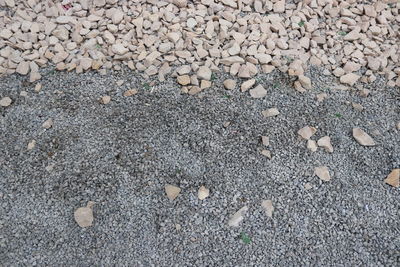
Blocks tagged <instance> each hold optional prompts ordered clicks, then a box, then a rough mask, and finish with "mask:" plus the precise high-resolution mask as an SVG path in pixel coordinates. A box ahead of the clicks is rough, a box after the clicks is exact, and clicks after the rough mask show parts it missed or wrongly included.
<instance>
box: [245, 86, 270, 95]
mask: <svg viewBox="0 0 400 267" xmlns="http://www.w3.org/2000/svg"><path fill="white" fill-rule="evenodd" d="M249 92H250V96H251V97H252V98H263V97H265V96H266V95H267V90H265V89H264V87H263V86H262V85H261V84H259V85H257V86H256V87H255V88H254V89H250V91H249Z"/></svg>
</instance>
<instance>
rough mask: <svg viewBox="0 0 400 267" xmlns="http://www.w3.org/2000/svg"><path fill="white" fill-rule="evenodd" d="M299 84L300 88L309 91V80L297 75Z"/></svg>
mask: <svg viewBox="0 0 400 267" xmlns="http://www.w3.org/2000/svg"><path fill="white" fill-rule="evenodd" d="M299 82H300V84H301V86H302V87H303V88H305V89H311V88H312V87H311V79H310V78H308V77H306V76H304V75H299Z"/></svg>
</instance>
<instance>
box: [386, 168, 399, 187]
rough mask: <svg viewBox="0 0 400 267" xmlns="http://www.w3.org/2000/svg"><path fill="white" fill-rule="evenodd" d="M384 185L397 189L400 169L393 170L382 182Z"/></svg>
mask: <svg viewBox="0 0 400 267" xmlns="http://www.w3.org/2000/svg"><path fill="white" fill-rule="evenodd" d="M384 182H385V183H387V184H388V185H391V186H393V187H396V188H398V187H399V186H400V169H393V170H392V171H391V172H390V173H389V175H388V176H387V177H386V179H385V180H384Z"/></svg>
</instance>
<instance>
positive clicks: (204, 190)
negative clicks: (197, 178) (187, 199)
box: [197, 185, 210, 200]
mask: <svg viewBox="0 0 400 267" xmlns="http://www.w3.org/2000/svg"><path fill="white" fill-rule="evenodd" d="M209 195H210V189H208V188H206V187H205V186H204V185H202V186H200V188H199V191H198V193H197V197H198V198H199V199H200V200H204V199H206V198H207V197H208V196H209Z"/></svg>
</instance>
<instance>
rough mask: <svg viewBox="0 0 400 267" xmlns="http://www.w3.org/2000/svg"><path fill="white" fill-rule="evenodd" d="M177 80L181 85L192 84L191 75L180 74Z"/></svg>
mask: <svg viewBox="0 0 400 267" xmlns="http://www.w3.org/2000/svg"><path fill="white" fill-rule="evenodd" d="M177 81H178V83H179V84H180V85H188V84H190V76H189V75H181V76H178V77H177Z"/></svg>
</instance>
